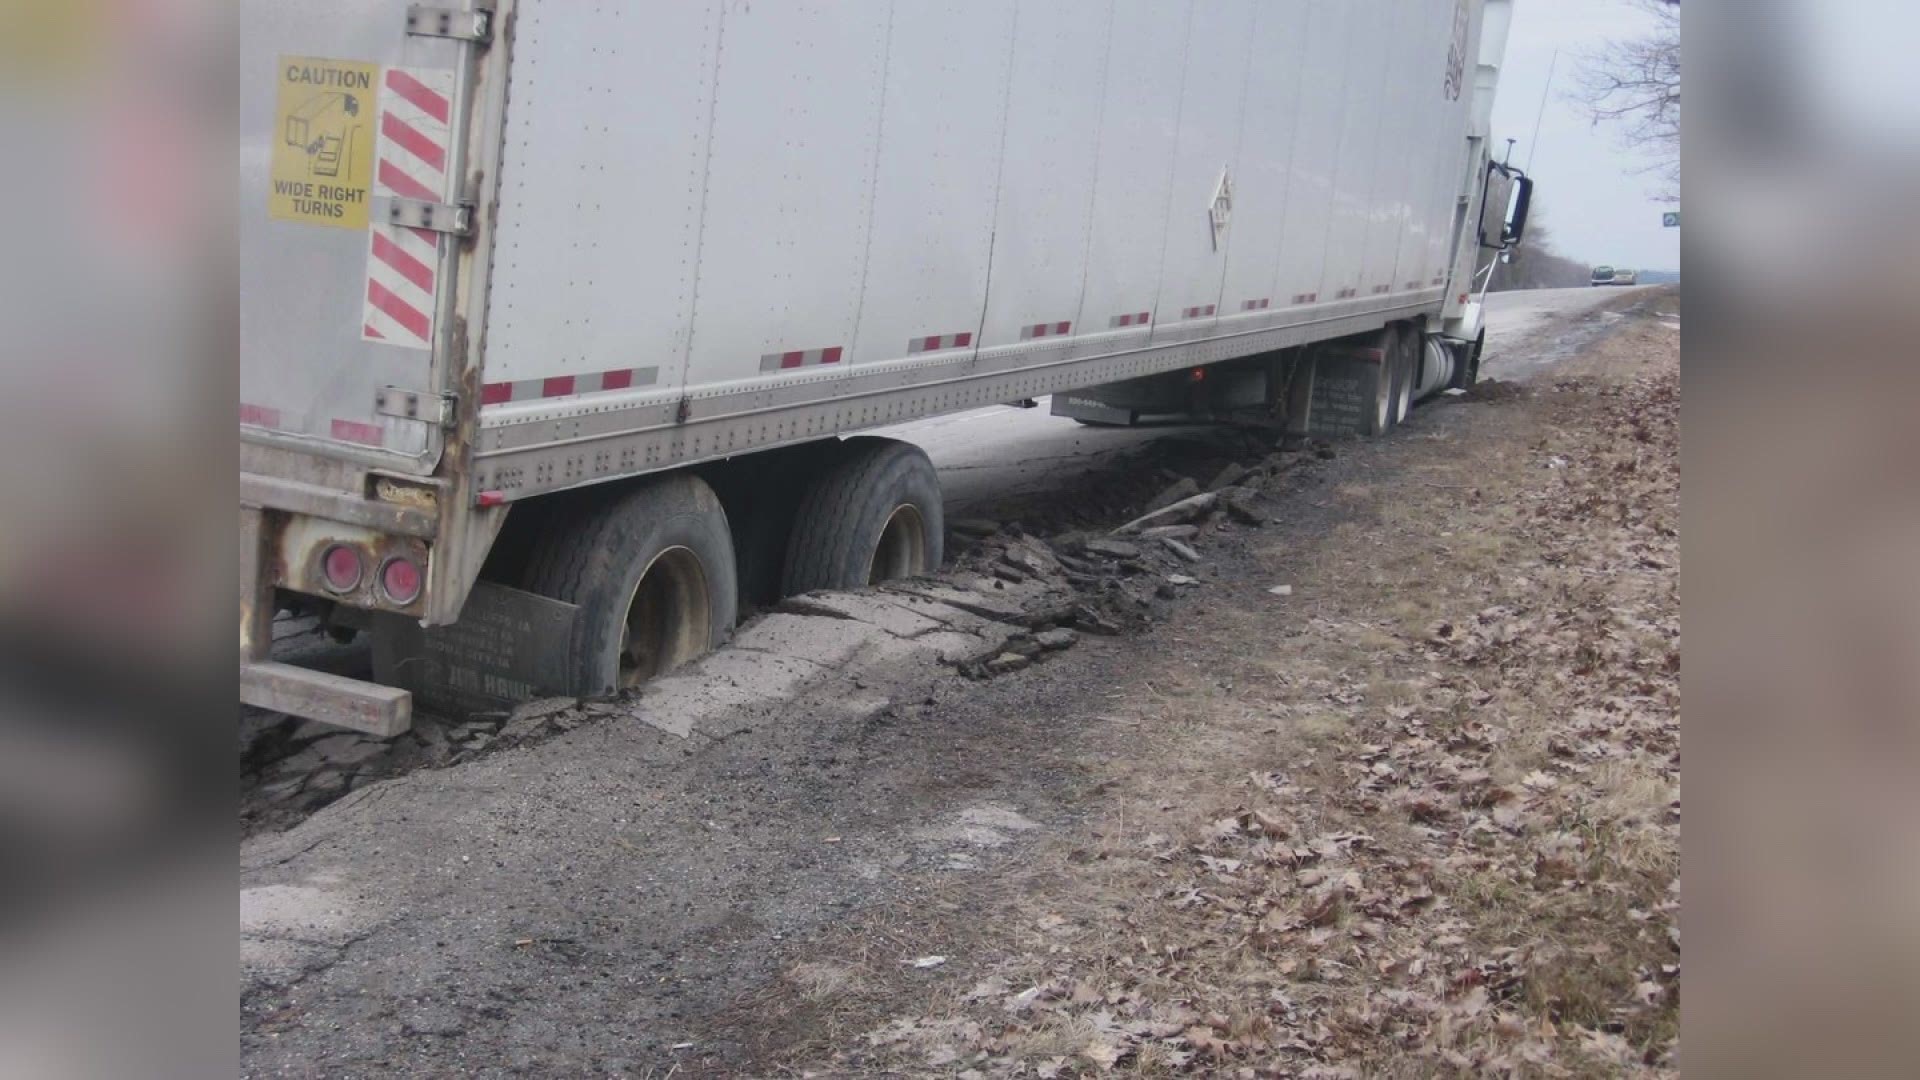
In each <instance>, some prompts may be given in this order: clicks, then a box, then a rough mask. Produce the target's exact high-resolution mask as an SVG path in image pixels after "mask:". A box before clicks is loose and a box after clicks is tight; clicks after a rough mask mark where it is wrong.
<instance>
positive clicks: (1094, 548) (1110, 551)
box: [1083, 540, 1140, 559]
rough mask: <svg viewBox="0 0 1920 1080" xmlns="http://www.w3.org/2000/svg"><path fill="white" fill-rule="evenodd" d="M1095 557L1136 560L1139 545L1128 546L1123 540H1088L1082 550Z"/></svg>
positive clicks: (1138, 553) (1138, 554)
mask: <svg viewBox="0 0 1920 1080" xmlns="http://www.w3.org/2000/svg"><path fill="white" fill-rule="evenodd" d="M1083 550H1086V551H1089V552H1092V553H1093V554H1095V555H1105V556H1106V557H1107V558H1109V559H1137V558H1139V557H1140V545H1138V544H1129V543H1127V542H1126V541H1125V540H1089V541H1087V546H1086V547H1085V548H1084V549H1083Z"/></svg>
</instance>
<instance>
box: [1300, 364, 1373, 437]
mask: <svg viewBox="0 0 1920 1080" xmlns="http://www.w3.org/2000/svg"><path fill="white" fill-rule="evenodd" d="M1391 377H1392V375H1391V372H1390V371H1389V369H1388V365H1387V363H1386V354H1385V353H1384V352H1383V351H1382V350H1380V349H1364V348H1329V349H1316V350H1314V351H1313V352H1312V353H1310V354H1309V355H1308V358H1307V359H1306V360H1305V361H1304V362H1303V363H1302V364H1301V367H1300V370H1299V371H1298V373H1296V374H1295V376H1294V379H1293V386H1292V392H1291V395H1290V397H1289V400H1288V402H1287V430H1288V431H1289V432H1291V433H1293V434H1295V435H1312V436H1316V437H1319V438H1337V437H1339V436H1343V435H1378V434H1380V424H1379V418H1378V416H1377V412H1376V404H1377V402H1378V401H1379V396H1380V394H1381V387H1380V381H1381V380H1383V379H1390V378H1391Z"/></svg>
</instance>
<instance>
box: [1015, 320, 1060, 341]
mask: <svg viewBox="0 0 1920 1080" xmlns="http://www.w3.org/2000/svg"><path fill="white" fill-rule="evenodd" d="M1072 332H1073V324H1072V323H1071V322H1043V323H1034V324H1033V325H1032V326H1023V327H1021V328H1020V340H1021V341H1032V340H1033V339H1034V338H1044V337H1066V336H1067V335H1068V334H1070V333H1072Z"/></svg>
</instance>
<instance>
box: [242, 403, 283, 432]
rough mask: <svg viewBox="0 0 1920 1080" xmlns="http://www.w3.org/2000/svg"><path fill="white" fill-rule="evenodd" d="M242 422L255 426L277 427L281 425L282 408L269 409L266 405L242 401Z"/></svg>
mask: <svg viewBox="0 0 1920 1080" xmlns="http://www.w3.org/2000/svg"><path fill="white" fill-rule="evenodd" d="M240 422H241V423H243V424H248V425H251V426H253V427H263V428H277V427H279V426H280V410H279V409H269V408H267V407H266V406H265V405H249V404H247V403H246V402H244V401H243V402H241V403H240Z"/></svg>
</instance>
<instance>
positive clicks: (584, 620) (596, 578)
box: [525, 474, 739, 696]
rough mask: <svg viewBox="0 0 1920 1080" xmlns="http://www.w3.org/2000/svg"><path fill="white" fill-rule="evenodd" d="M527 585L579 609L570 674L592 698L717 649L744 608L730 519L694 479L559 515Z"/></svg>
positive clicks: (672, 479)
mask: <svg viewBox="0 0 1920 1080" xmlns="http://www.w3.org/2000/svg"><path fill="white" fill-rule="evenodd" d="M525 583H526V586H527V588H528V590H530V591H532V592H536V593H539V594H540V595H542V596H549V597H552V598H553V599H556V600H565V601H567V602H568V603H571V604H577V605H579V607H580V613H579V617H578V620H577V621H576V622H575V624H574V634H573V649H572V652H571V660H570V663H571V666H572V670H571V672H570V675H571V677H572V680H573V685H572V688H571V689H572V691H573V692H575V693H578V694H581V695H585V696H600V695H606V694H611V693H614V692H616V691H618V690H621V689H626V688H629V687H633V686H637V685H638V684H640V683H641V682H644V681H645V680H647V679H649V678H652V677H653V676H655V675H660V674H663V673H665V672H667V671H669V670H671V669H673V668H674V667H677V666H679V665H680V664H683V663H685V662H686V661H688V660H692V659H693V658H694V657H696V656H699V655H700V654H702V653H705V652H707V651H708V650H710V649H712V648H714V647H715V646H717V645H719V644H720V643H721V642H722V641H724V640H726V636H727V633H728V631H730V630H732V629H733V621H734V616H735V613H736V612H737V611H738V605H739V584H738V578H737V573H736V569H735V564H734V554H733V536H732V534H731V532H730V531H729V529H728V527H727V514H726V511H725V510H724V509H723V508H722V507H721V505H720V499H719V497H718V496H716V495H715V494H714V493H713V489H712V488H710V487H708V486H707V482H706V481H704V480H702V479H700V478H699V477H697V476H694V475H692V474H685V475H677V476H663V477H660V478H659V479H655V480H649V481H646V482H645V483H643V484H641V485H640V486H638V487H635V488H633V489H632V490H629V491H626V492H622V493H620V494H618V495H616V496H615V497H613V498H611V499H602V500H594V501H592V502H589V503H583V504H582V505H581V506H580V507H579V508H578V509H576V510H575V511H574V512H572V513H563V514H559V515H557V516H556V517H555V519H554V521H553V522H552V524H551V525H550V526H549V528H548V529H547V531H546V534H545V535H544V536H542V537H541V539H540V541H539V543H538V546H537V547H536V549H535V551H534V554H533V558H532V560H531V562H530V563H529V565H528V568H527V575H526V578H525Z"/></svg>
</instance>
